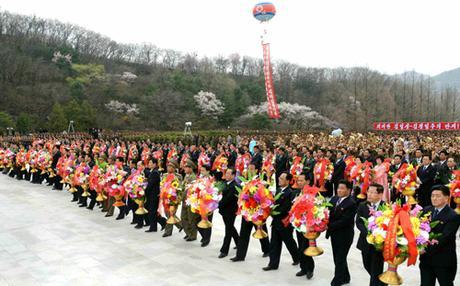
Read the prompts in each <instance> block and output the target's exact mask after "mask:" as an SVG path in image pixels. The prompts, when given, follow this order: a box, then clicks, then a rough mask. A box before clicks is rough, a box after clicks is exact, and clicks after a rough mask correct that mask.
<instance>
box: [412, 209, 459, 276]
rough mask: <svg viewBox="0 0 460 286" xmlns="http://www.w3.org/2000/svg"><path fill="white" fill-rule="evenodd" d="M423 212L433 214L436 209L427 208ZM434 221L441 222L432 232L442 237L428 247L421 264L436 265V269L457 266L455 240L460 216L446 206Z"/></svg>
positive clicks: (421, 258) (421, 257)
mask: <svg viewBox="0 0 460 286" xmlns="http://www.w3.org/2000/svg"><path fill="white" fill-rule="evenodd" d="M423 212H424V213H428V212H431V214H433V213H434V207H433V206H429V207H426V208H424V209H423ZM432 221H439V223H438V224H437V225H436V226H435V227H434V228H433V229H432V232H433V233H438V234H441V236H440V237H438V238H437V239H436V240H437V241H438V243H437V244H434V245H431V246H428V248H427V249H426V252H425V253H424V254H422V255H421V256H420V263H421V264H430V265H435V266H436V267H452V265H456V264H457V254H456V244H455V239H456V233H457V230H458V226H459V223H460V216H459V215H457V213H455V211H454V210H453V209H452V208H450V207H449V206H448V205H446V206H445V207H444V209H443V210H442V211H441V212H440V213H439V214H438V215H437V216H436V217H435V218H433V220H432Z"/></svg>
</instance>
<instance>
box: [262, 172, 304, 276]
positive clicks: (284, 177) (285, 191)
mask: <svg viewBox="0 0 460 286" xmlns="http://www.w3.org/2000/svg"><path fill="white" fill-rule="evenodd" d="M291 180H292V175H291V174H289V173H286V172H285V173H282V174H281V175H280V177H279V178H278V183H279V188H278V189H277V190H276V201H275V205H277V207H276V208H275V212H276V214H272V218H273V220H272V225H271V227H272V229H271V230H272V231H271V241H270V261H269V263H268V265H267V266H266V267H264V268H262V269H263V270H264V271H270V270H276V269H278V267H279V264H280V257H281V250H282V244H283V243H284V245H286V247H287V249H288V251H289V253H290V254H291V257H292V261H293V263H292V265H298V264H299V253H298V248H297V244H296V243H295V240H294V238H293V237H292V232H293V228H292V225H290V224H289V225H287V226H285V224H284V223H283V219H284V218H286V217H287V216H288V214H289V210H290V209H291V207H292V200H293V199H294V193H293V191H292V189H291V187H290V185H289V182H291Z"/></svg>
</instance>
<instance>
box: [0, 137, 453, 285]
mask: <svg viewBox="0 0 460 286" xmlns="http://www.w3.org/2000/svg"><path fill="white" fill-rule="evenodd" d="M194 141H195V142H193V143H187V144H186V143H182V142H181V141H178V142H161V143H156V142H151V141H150V140H148V139H146V140H137V141H133V140H124V139H123V138H122V137H105V138H104V137H102V138H98V139H95V138H93V137H91V136H90V135H89V134H84V133H81V134H77V135H75V134H73V135H72V134H70V135H65V136H56V135H41V136H35V137H34V136H23V137H1V138H0V170H1V171H2V172H3V173H4V174H6V175H8V176H10V177H12V178H16V179H17V180H26V181H30V182H31V183H33V184H43V183H46V184H48V185H49V186H50V187H52V188H53V189H54V190H57V191H62V190H63V189H68V190H69V191H70V192H71V194H72V201H73V202H76V203H78V205H79V207H82V208H84V207H85V208H87V209H88V210H94V209H95V208H100V209H101V210H102V212H104V213H106V214H105V216H106V217H111V216H113V215H114V214H115V210H116V209H117V208H118V209H119V211H118V215H117V217H116V219H117V220H122V219H124V218H126V217H127V216H129V215H130V214H131V217H132V221H131V224H133V225H134V227H135V228H136V229H142V228H147V229H146V230H145V232H157V231H158V230H159V229H160V231H163V237H169V236H171V235H173V230H174V227H176V228H177V229H178V232H182V231H184V234H185V236H184V240H185V241H186V242H193V241H195V240H197V239H198V234H199V235H200V237H201V246H202V247H206V246H208V245H209V243H210V240H211V237H212V227H209V226H210V225H209V226H205V227H203V226H202V225H200V221H201V220H202V216H200V214H197V213H195V212H193V211H192V209H191V207H190V205H189V204H188V203H187V199H188V198H187V192H186V191H185V190H186V189H187V186H189V185H190V184H191V183H192V182H194V181H195V180H196V179H197V178H209V179H210V180H212V181H213V182H216V183H217V182H220V183H222V184H221V186H222V188H221V195H222V199H221V200H220V201H219V204H218V213H219V214H220V216H221V217H222V219H223V222H224V224H225V237H224V240H223V242H222V246H221V248H220V252H219V254H218V258H220V259H222V258H225V257H227V256H228V255H229V252H230V247H231V242H232V240H233V241H234V244H235V248H236V255H235V256H234V257H232V258H231V261H233V262H238V261H244V260H245V258H246V254H247V250H248V245H249V241H250V236H251V231H252V230H253V229H257V228H258V226H256V225H255V224H254V223H253V222H250V221H247V220H245V219H242V220H241V225H240V226H239V230H238V229H237V227H236V226H235V220H236V217H237V215H239V213H238V196H239V190H240V188H241V184H242V181H246V180H251V179H253V178H257V177H259V178H263V179H264V181H265V182H266V183H267V186H268V185H269V186H270V189H271V190H272V192H273V194H274V195H275V198H276V202H275V205H276V206H277V207H276V212H273V213H272V215H271V217H272V218H271V223H270V225H268V226H267V224H264V225H263V226H262V229H263V231H265V232H269V231H268V229H269V227H270V235H269V236H267V237H260V239H259V241H260V245H261V251H262V255H263V256H264V257H267V258H268V261H269V262H268V265H267V266H266V267H264V268H263V270H264V271H272V270H276V269H278V267H279V264H280V257H281V250H282V245H283V244H284V245H285V247H286V248H287V250H288V251H289V254H290V256H291V258H292V264H293V265H294V266H295V265H298V267H299V268H300V269H299V271H298V272H297V273H296V276H299V277H306V278H307V279H311V278H312V277H313V276H314V269H315V263H314V259H313V257H311V256H307V255H304V251H305V249H306V248H307V247H308V246H309V241H308V240H307V239H306V238H305V237H304V235H303V234H302V233H300V232H299V231H294V228H293V227H292V226H291V225H290V224H286V223H284V220H285V219H286V217H287V216H288V214H289V211H290V210H291V207H292V205H293V202H295V200H296V198H297V197H299V196H300V195H301V194H302V192H303V190H304V188H305V187H306V186H314V187H317V188H318V189H319V190H320V193H321V195H322V196H323V197H326V198H328V201H329V203H330V206H329V209H330V218H329V221H328V228H327V232H326V238H328V239H330V241H331V245H332V250H333V260H334V264H335V271H334V275H333V278H332V280H331V285H344V284H347V283H350V281H351V278H352V277H351V274H350V273H349V271H348V264H347V256H348V252H349V250H350V248H351V246H352V243H353V238H354V235H355V227H356V228H357V230H358V233H357V235H358V236H359V239H358V244H357V248H358V249H359V250H360V251H361V252H362V261H363V266H364V268H365V269H366V271H367V272H368V273H369V281H370V285H385V284H383V282H381V281H380V280H379V275H380V274H382V272H383V270H384V269H383V268H384V259H383V256H382V253H381V252H379V251H377V250H376V249H375V248H374V247H373V246H372V245H371V244H370V243H368V241H367V240H366V237H367V234H368V229H367V227H366V226H365V225H364V223H363V220H362V218H368V217H369V213H370V209H374V210H375V209H378V208H379V207H380V206H382V205H384V204H391V203H394V202H401V203H402V204H404V203H406V202H407V203H410V200H411V199H415V200H416V201H417V203H418V204H419V205H420V206H421V207H423V208H424V211H425V212H427V213H428V212H430V213H431V218H432V220H433V221H439V222H440V223H438V225H437V226H436V229H435V230H436V232H437V233H439V234H440V237H439V238H438V239H437V240H438V244H437V245H432V246H429V247H428V248H427V250H426V252H425V253H420V264H419V267H420V277H421V278H420V279H421V285H423V286H425V285H426V286H428V285H435V283H436V281H438V283H439V284H440V285H454V280H455V276H456V273H457V258H456V237H457V234H456V233H457V230H458V227H459V224H460V216H459V215H458V210H459V206H457V205H456V203H455V200H454V199H452V194H451V190H450V189H449V187H447V186H448V185H449V184H450V183H451V182H452V181H453V180H455V178H456V176H459V173H458V172H459V171H458V165H457V162H458V161H459V159H460V137H456V135H455V134H453V133H424V134H417V133H410V134H396V133H386V134H376V133H368V134H360V133H350V134H345V135H341V136H331V135H328V134H324V133H315V134H306V133H298V134H289V135H283V134H258V135H257V136H247V135H244V136H243V135H241V136H240V135H237V136H230V135H229V136H228V137H218V138H213V140H212V141H211V140H209V142H199V141H200V140H199V138H198V140H194ZM184 142H185V141H184ZM408 168H414V169H415V172H416V178H415V181H414V184H415V185H416V186H417V188H416V191H415V193H414V194H409V195H407V194H403V193H401V192H399V191H398V189H397V186H396V184H395V178H396V177H397V176H398V175H399V174H400V173H401V170H408ZM364 169H366V170H368V173H369V175H368V182H367V185H366V187H365V191H364V190H363V184H362V183H359V179H358V178H357V176H359V175H361V174H364V173H365V172H364V171H361V172H358V171H359V170H364ZM114 170H115V171H114ZM109 172H114V177H117V176H120V178H118V180H119V184H122V182H121V181H123V180H128V179H132V178H133V176H135V175H137V176H140V177H142V178H145V188H144V189H143V191H142V192H141V193H142V196H143V199H142V200H138V199H135V198H133V197H131V196H129V195H127V194H124V195H122V196H121V197H119V196H117V195H116V194H118V193H116V192H114V191H113V190H111V189H110V188H109V187H108V186H107V184H106V185H102V186H101V184H97V183H92V182H91V180H92V178H93V177H94V179H95V180H96V181H97V180H98V177H97V176H99V178H102V177H103V176H104V174H108V173H109ZM357 172H358V173H359V174H358V173H357ZM355 173H357V174H358V175H356V174H355ZM94 174H96V175H94ZM111 174H112V173H111ZM80 175H81V176H86V177H85V179H84V180H82V181H78V180H77V178H79V177H80ZM93 175H94V176H93ZM167 177H168V178H171V177H174V180H177V182H179V184H180V186H181V187H180V188H177V189H178V190H182V191H181V192H180V193H179V194H178V195H179V201H180V204H179V205H178V206H177V207H176V208H175V209H174V208H173V211H171V210H170V209H166V208H164V207H162V196H161V192H162V185H163V183H164V180H165V178H167ZM457 178H458V177H457ZM139 180H141V179H139ZM104 186H105V187H104ZM114 194H115V195H114ZM177 208H179V209H180V212H179V211H177V213H178V214H179V213H180V218H177V219H176V209H177ZM454 209H457V213H456V212H455V211H454ZM207 219H208V221H209V222H211V221H212V219H213V214H212V213H210V214H209V215H208V217H207ZM294 232H295V235H294Z"/></svg>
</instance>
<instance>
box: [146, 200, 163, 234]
mask: <svg viewBox="0 0 460 286" xmlns="http://www.w3.org/2000/svg"><path fill="white" fill-rule="evenodd" d="M159 204H160V201H159V200H158V199H157V200H155V199H150V202H149V199H147V202H146V204H145V208H146V209H147V211H148V214H147V216H148V220H149V223H150V228H149V230H151V231H157V230H158V224H159V225H161V227H162V228H164V227H166V218H164V217H163V216H161V215H160V214H159V213H158V205H159Z"/></svg>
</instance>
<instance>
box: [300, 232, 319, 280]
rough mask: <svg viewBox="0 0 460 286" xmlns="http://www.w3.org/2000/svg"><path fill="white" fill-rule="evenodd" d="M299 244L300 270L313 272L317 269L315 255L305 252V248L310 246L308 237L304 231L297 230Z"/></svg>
mask: <svg viewBox="0 0 460 286" xmlns="http://www.w3.org/2000/svg"><path fill="white" fill-rule="evenodd" d="M296 235H297V244H298V245H299V261H300V270H302V271H303V272H305V273H307V272H313V271H314V270H315V261H313V257H311V256H307V255H305V254H304V252H305V249H307V247H308V239H306V238H305V236H304V235H303V233H302V232H298V231H296Z"/></svg>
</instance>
